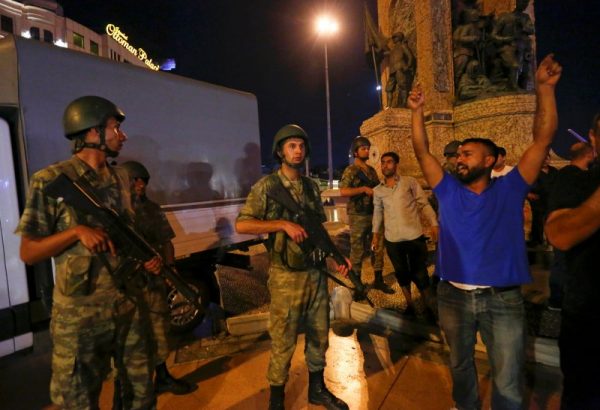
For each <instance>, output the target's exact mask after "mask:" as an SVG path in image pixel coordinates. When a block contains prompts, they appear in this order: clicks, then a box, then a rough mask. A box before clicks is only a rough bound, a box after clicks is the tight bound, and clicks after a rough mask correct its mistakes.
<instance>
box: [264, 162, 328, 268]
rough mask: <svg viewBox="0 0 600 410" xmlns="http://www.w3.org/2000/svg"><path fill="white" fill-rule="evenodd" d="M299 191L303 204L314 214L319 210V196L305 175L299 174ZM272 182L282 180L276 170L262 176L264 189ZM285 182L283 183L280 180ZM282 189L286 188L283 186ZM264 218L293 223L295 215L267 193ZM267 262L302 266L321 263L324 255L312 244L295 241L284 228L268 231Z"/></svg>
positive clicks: (309, 266) (320, 264)
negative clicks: (300, 190) (264, 177)
mask: <svg viewBox="0 0 600 410" xmlns="http://www.w3.org/2000/svg"><path fill="white" fill-rule="evenodd" d="M301 181H302V194H303V199H304V203H303V204H302V205H303V206H304V207H308V208H309V209H311V210H312V211H315V212H316V213H317V214H321V212H319V211H320V209H321V207H322V205H321V199H320V197H319V196H318V195H317V193H316V192H315V191H316V187H315V185H314V182H313V181H312V180H311V179H310V178H307V177H304V176H301ZM275 184H283V181H282V180H281V178H280V176H279V174H278V173H274V174H271V175H269V176H267V177H266V179H265V185H266V191H268V190H269V189H271V188H272V187H273V186H275ZM284 186H285V184H284ZM286 189H288V188H287V187H286ZM265 219H266V220H277V219H283V220H286V221H291V222H294V223H297V220H296V218H295V215H292V214H291V212H290V211H288V210H287V209H285V208H284V207H283V206H282V205H280V204H279V203H277V202H276V201H275V200H273V199H271V198H268V197H267V212H266V217H265ZM266 246H267V249H268V251H269V255H270V257H271V263H272V264H273V265H275V266H282V267H284V268H286V269H289V270H299V271H300V270H306V269H308V268H311V267H320V266H322V265H323V263H324V259H323V258H322V256H321V255H319V254H318V252H315V248H314V247H312V246H311V245H309V244H307V243H306V241H304V242H303V243H302V244H300V245H299V244H297V243H295V242H294V241H293V240H292V239H291V238H290V237H289V236H288V235H287V234H286V233H285V232H284V231H278V232H273V233H270V234H269V237H268V239H267V242H266Z"/></svg>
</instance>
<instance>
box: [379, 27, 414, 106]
mask: <svg viewBox="0 0 600 410" xmlns="http://www.w3.org/2000/svg"><path fill="white" fill-rule="evenodd" d="M385 55H387V57H388V64H389V69H390V76H389V78H388V82H387V85H386V87H385V91H386V93H387V106H388V108H390V107H394V108H397V107H404V106H405V105H406V98H407V97H408V92H409V91H410V89H411V88H412V81H413V78H414V76H415V70H416V60H415V56H414V54H413V52H412V50H411V49H410V47H409V46H408V43H407V42H406V39H405V37H404V33H402V32H397V33H394V34H393V35H392V46H391V47H388V50H386V51H385ZM394 92H396V98H395V99H394Z"/></svg>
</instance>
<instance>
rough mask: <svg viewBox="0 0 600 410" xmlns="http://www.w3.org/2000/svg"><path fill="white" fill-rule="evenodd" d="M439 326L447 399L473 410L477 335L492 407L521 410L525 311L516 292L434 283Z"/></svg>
mask: <svg viewBox="0 0 600 410" xmlns="http://www.w3.org/2000/svg"><path fill="white" fill-rule="evenodd" d="M438 309H439V315H440V326H441V328H442V330H443V331H444V334H445V336H446V341H447V342H448V345H449V346H450V371H451V373H452V381H453V386H452V398H453V399H454V401H455V402H456V407H457V408H458V409H460V410H471V409H479V408H480V407H481V400H480V398H479V388H478V382H477V381H478V379H477V370H476V368H475V357H474V356H475V343H476V334H477V331H478V330H479V332H480V333H481V338H482V339H483V343H485V346H486V348H487V353H488V359H489V362H490V366H491V371H492V403H491V404H492V409H494V410H500V409H501V410H510V409H521V408H522V402H523V382H524V375H523V372H524V364H525V309H524V307H523V297H522V295H521V290H520V288H518V287H517V288H515V289H512V290H505V291H498V292H496V291H493V290H492V289H487V290H483V289H482V290H475V291H464V290H460V289H458V288H456V287H454V286H452V285H451V284H450V283H448V282H446V281H441V282H440V283H439V285H438Z"/></svg>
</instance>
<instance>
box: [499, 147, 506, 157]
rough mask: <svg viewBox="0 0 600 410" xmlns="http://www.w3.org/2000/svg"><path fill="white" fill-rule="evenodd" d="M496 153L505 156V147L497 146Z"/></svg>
mask: <svg viewBox="0 0 600 410" xmlns="http://www.w3.org/2000/svg"><path fill="white" fill-rule="evenodd" d="M498 155H502V156H503V157H505V156H506V148H504V147H498Z"/></svg>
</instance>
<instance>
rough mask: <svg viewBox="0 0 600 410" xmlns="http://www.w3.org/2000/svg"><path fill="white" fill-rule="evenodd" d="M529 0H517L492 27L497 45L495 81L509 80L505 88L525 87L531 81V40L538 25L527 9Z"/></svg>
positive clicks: (494, 68)
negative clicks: (534, 23) (509, 11)
mask: <svg viewBox="0 0 600 410" xmlns="http://www.w3.org/2000/svg"><path fill="white" fill-rule="evenodd" d="M528 4H529V0H517V4H516V6H515V10H514V11H513V12H512V13H505V14H502V15H500V17H498V20H497V21H496V23H495V25H494V29H493V31H492V39H493V40H494V41H495V43H496V45H497V47H498V55H497V58H496V59H495V61H494V67H493V70H494V71H493V74H492V81H493V82H494V83H501V82H503V81H505V82H506V88H507V89H511V90H516V89H518V88H522V89H526V88H527V84H528V83H529V82H530V76H531V63H532V57H533V56H532V54H533V53H532V41H531V39H530V36H531V35H532V34H534V32H535V28H534V25H533V22H532V21H531V18H530V17H529V15H528V14H527V13H525V12H524V11H525V9H526V8H527V5H528Z"/></svg>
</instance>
